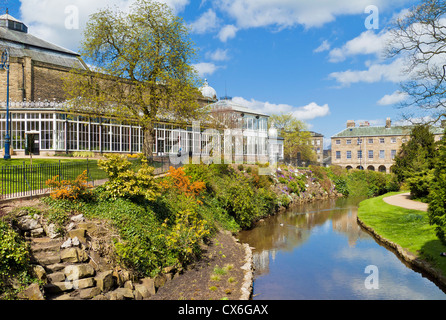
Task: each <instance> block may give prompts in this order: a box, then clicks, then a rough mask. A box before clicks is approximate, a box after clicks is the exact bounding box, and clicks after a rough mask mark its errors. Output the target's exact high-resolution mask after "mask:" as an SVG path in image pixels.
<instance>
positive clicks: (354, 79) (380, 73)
mask: <svg viewBox="0 0 446 320" xmlns="http://www.w3.org/2000/svg"><path fill="white" fill-rule="evenodd" d="M404 70H405V63H404V59H403V58H399V59H395V60H393V61H392V62H391V63H388V64H380V63H371V64H369V66H368V69H366V70H347V71H340V72H332V73H330V75H329V78H331V79H335V80H336V81H337V82H338V83H340V84H341V86H343V87H345V86H349V85H350V84H352V83H360V82H366V83H376V82H380V81H387V82H392V83H399V82H401V81H403V80H405V79H407V78H408V75H407V74H406V73H404Z"/></svg>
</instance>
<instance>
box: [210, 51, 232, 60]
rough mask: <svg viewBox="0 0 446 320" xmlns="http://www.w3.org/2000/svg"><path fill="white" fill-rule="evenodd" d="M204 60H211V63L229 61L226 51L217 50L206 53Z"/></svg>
mask: <svg viewBox="0 0 446 320" xmlns="http://www.w3.org/2000/svg"><path fill="white" fill-rule="evenodd" d="M206 58H208V59H211V60H213V61H225V60H228V59H229V56H228V49H226V50H223V49H217V50H215V51H213V52H208V53H206Z"/></svg>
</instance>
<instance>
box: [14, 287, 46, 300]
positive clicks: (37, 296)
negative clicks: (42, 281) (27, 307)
mask: <svg viewBox="0 0 446 320" xmlns="http://www.w3.org/2000/svg"><path fill="white" fill-rule="evenodd" d="M18 297H19V298H20V299H26V300H45V298H44V297H43V294H42V291H40V288H39V285H38V284H37V283H33V284H31V285H30V286H28V287H27V288H26V289H25V290H23V291H22V292H20V293H19V294H18Z"/></svg>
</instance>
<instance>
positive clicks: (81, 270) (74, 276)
mask: <svg viewBox="0 0 446 320" xmlns="http://www.w3.org/2000/svg"><path fill="white" fill-rule="evenodd" d="M64 274H65V276H66V278H67V280H79V279H82V278H87V277H92V276H94V274H95V271H94V269H93V267H92V266H90V265H89V264H76V265H69V266H66V267H65V269H64Z"/></svg>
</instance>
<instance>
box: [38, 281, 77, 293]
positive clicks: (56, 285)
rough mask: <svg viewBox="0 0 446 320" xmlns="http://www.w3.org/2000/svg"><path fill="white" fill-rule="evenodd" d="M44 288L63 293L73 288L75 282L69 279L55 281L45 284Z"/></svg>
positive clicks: (49, 291) (51, 291) (50, 291)
mask: <svg viewBox="0 0 446 320" xmlns="http://www.w3.org/2000/svg"><path fill="white" fill-rule="evenodd" d="M44 289H45V291H46V292H48V293H61V292H65V291H70V290H72V289H73V284H72V283H71V282H69V281H63V282H53V283H48V284H46V285H44Z"/></svg>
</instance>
